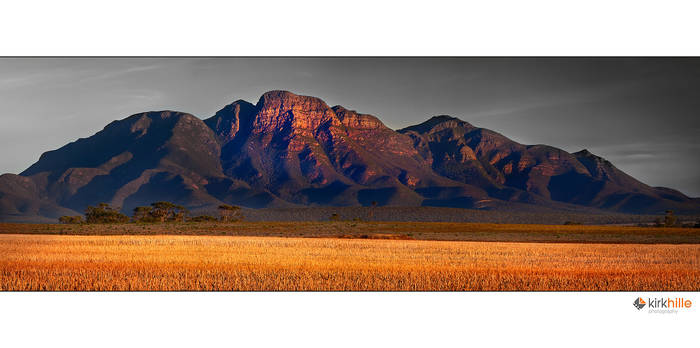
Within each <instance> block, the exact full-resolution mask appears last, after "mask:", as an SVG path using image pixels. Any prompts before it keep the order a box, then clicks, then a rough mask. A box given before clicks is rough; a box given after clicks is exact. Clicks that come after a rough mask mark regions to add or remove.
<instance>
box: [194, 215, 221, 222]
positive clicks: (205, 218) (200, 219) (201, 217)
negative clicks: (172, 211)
mask: <svg viewBox="0 0 700 348" xmlns="http://www.w3.org/2000/svg"><path fill="white" fill-rule="evenodd" d="M188 221H191V222H214V221H217V219H216V218H215V217H213V216H210V215H198V216H195V217H191V218H189V219H188Z"/></svg>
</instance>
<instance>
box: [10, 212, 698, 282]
mask: <svg viewBox="0 0 700 348" xmlns="http://www.w3.org/2000/svg"><path fill="white" fill-rule="evenodd" d="M33 226H34V227H33V228H38V227H37V226H42V225H33ZM509 226H510V227H509ZM513 226H517V225H502V228H501V229H502V230H505V231H509V229H510V232H508V233H510V234H498V233H495V234H494V233H491V234H488V233H487V232H483V233H482V234H478V233H476V232H475V235H477V236H481V237H480V238H484V236H491V238H490V239H488V238H484V239H486V240H489V241H463V240H462V241H459V240H457V241H455V240H411V239H406V238H399V237H396V235H397V234H396V231H393V234H392V233H388V232H387V231H384V230H382V231H380V232H383V233H376V234H372V233H370V234H368V235H359V236H354V235H353V234H352V232H347V231H345V232H343V233H340V234H338V235H335V237H328V236H311V237H318V238H303V237H305V235H304V233H303V232H302V233H301V234H302V236H301V237H300V236H298V233H297V236H296V237H278V236H257V235H253V236H250V235H201V234H204V233H197V235H179V234H177V235H163V234H138V235H136V234H130V235H128V234H127V235H125V234H122V235H117V234H116V233H115V234H112V235H62V234H59V235H57V234H48V235H47V234H36V233H35V234H13V233H12V232H13V231H15V230H12V229H5V230H4V231H2V232H5V233H2V234H0V290H312V291H315V290H417V291H426V290H428V291H429V290H447V291H451V290H457V291H459V290H629V291H632V290H639V291H662V290H665V291H672V290H693V291H698V290H700V244H698V243H697V242H695V239H696V238H697V232H694V231H692V230H686V231H680V230H679V231H678V236H679V237H678V238H675V239H669V241H670V242H669V243H663V244H658V243H657V244H653V243H650V242H649V238H650V236H654V235H656V237H655V238H670V237H663V236H664V234H663V233H662V232H663V231H656V232H654V233H651V232H649V233H651V234H650V235H648V234H644V233H647V232H648V231H642V232H643V235H642V237H635V238H638V239H639V241H638V242H636V243H625V244H618V243H615V242H614V240H615V239H618V238H620V237H619V236H617V237H616V236H615V235H613V236H612V237H610V236H608V237H609V238H612V240H607V239H601V238H602V237H601V236H600V233H601V230H596V228H593V229H592V230H593V231H594V232H592V234H591V235H592V236H597V237H595V238H593V242H565V243H562V242H561V239H562V237H559V238H557V237H554V236H553V235H551V236H550V237H551V238H553V239H554V241H559V242H557V243H552V242H544V243H543V242H537V241H528V240H526V242H523V241H521V240H522V239H526V238H525V237H526V236H525V235H518V234H517V233H516V232H513V230H514V229H515V228H514V227H513ZM0 227H3V226H0ZM375 227H376V226H375ZM453 227H454V226H453ZM129 228H131V227H129ZM160 228H166V227H162V226H161V227H160ZM531 228H532V229H533V230H537V229H536V228H534V227H531ZM566 228H568V227H566ZM571 228H573V230H574V231H578V233H580V234H581V233H583V234H585V229H584V227H581V226H573V227H571ZM470 229H475V227H474V226H471V227H465V226H462V230H470ZM547 229H548V227H543V228H541V229H540V230H541V231H540V234H539V236H540V237H537V238H535V240H538V238H539V239H541V238H543V237H542V233H545V232H546V231H547ZM549 229H553V230H556V231H557V232H551V231H550V232H548V233H556V234H560V235H566V233H565V232H566V231H562V230H561V229H555V228H553V227H549ZM418 230H420V227H418ZM430 230H431V231H439V229H435V228H433V229H430ZM456 230H457V231H459V230H460V229H459V228H457V229H456ZM482 230H483V228H482ZM453 231H455V229H454V228H453V229H451V230H450V231H445V232H444V233H446V234H448V235H449V236H451V237H450V238H455V237H454V235H455V234H457V235H459V234H460V233H459V232H456V233H452V232H453ZM542 231H545V232H542ZM595 231H598V232H595ZM605 231H607V230H605V229H603V232H605ZM15 232H16V231H15ZM64 232H65V231H64ZM389 232H391V231H389ZM501 232H503V231H501ZM608 232H609V231H608ZM309 233H311V232H309ZM433 233H438V232H433ZM521 233H526V232H521ZM596 233H598V234H596ZM606 233H607V232H606ZM610 233H611V232H610ZM622 233H623V234H627V235H634V233H633V232H632V230H625V229H624V228H622ZM667 233H672V232H667ZM212 234H219V233H218V232H216V233H212ZM462 234H464V235H465V236H466V235H468V232H462ZM288 235H290V236H293V235H294V233H289V234H288ZM398 235H406V236H407V234H403V233H399V234H398ZM535 235H538V234H536V233H535ZM544 235H548V234H546V233H545V234H544ZM504 236H506V237H508V239H505V240H504V239H503V237H504ZM514 236H515V237H514ZM306 237H309V236H306ZM339 237H340V238H339ZM516 237H517V238H516ZM465 238H466V237H465ZM499 238H500V239H499ZM577 238H580V237H577ZM472 239H474V238H472ZM564 239H566V238H564ZM631 239H632V240H635V239H634V238H631ZM467 240H468V238H467ZM513 240H516V241H518V242H513ZM640 241H641V242H640Z"/></svg>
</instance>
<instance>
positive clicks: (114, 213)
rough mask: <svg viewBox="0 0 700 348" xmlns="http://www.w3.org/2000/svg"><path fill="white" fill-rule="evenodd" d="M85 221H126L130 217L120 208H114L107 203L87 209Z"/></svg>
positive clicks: (91, 222) (96, 222) (93, 222)
mask: <svg viewBox="0 0 700 348" xmlns="http://www.w3.org/2000/svg"><path fill="white" fill-rule="evenodd" d="M85 221H86V222H87V223H89V224H105V223H125V222H129V217H128V216H126V215H124V214H122V213H120V212H119V208H112V207H110V206H109V204H107V203H100V204H98V205H97V206H96V207H93V206H89V207H87V209H85Z"/></svg>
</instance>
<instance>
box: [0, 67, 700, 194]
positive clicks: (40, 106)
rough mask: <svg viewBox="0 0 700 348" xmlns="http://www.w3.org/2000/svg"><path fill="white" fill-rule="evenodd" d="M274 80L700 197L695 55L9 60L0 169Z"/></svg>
mask: <svg viewBox="0 0 700 348" xmlns="http://www.w3.org/2000/svg"><path fill="white" fill-rule="evenodd" d="M274 89H284V90H289V91H292V92H294V93H297V94H304V95H313V96H317V97H320V98H321V99H323V100H325V101H326V102H327V103H328V104H329V105H331V106H333V105H336V104H340V105H343V106H345V107H347V108H349V109H354V110H357V111H359V112H363V113H369V114H373V115H376V116H378V117H379V118H380V119H381V120H382V121H384V123H385V124H386V125H387V126H389V127H391V128H394V129H398V128H402V127H406V126H409V125H412V124H416V123H420V122H422V121H424V120H426V119H428V118H429V117H430V116H433V115H443V114H445V115H452V116H455V117H459V118H461V119H463V120H465V121H468V122H470V123H472V124H474V125H475V126H479V127H486V128H490V129H492V130H495V131H498V132H500V133H502V134H504V135H506V136H508V137H510V138H512V139H514V140H516V141H519V142H521V143H525V144H547V145H552V146H556V147H561V148H563V149H565V150H567V151H570V152H574V151H578V150H581V149H583V148H587V149H589V150H590V151H591V152H593V153H595V154H597V155H600V156H603V157H605V158H607V159H609V160H610V161H611V162H613V164H615V165H616V166H617V167H618V168H620V169H622V170H624V171H626V172H627V173H629V174H630V175H632V176H634V177H636V178H638V179H640V180H641V181H642V182H645V183H647V184H650V185H653V186H667V187H672V188H675V189H679V190H681V191H682V192H684V193H686V194H688V195H691V196H694V197H697V196H700V156H699V155H698V154H699V153H700V140H699V139H700V137H698V134H700V113H699V111H700V59H699V58H0V108H1V111H2V113H1V114H0V120H1V121H2V128H0V173H5V172H10V173H18V172H20V171H22V170H24V169H26V168H27V167H28V166H29V165H31V164H32V163H34V162H35V161H36V160H37V159H38V158H39V155H41V153H42V152H44V151H48V150H52V149H56V148H58V147H60V146H62V145H64V144H66V143H68V142H70V141H74V140H76V139H77V138H80V137H88V136H90V135H92V134H94V133H95V132H97V131H99V130H101V129H102V128H103V127H104V126H105V125H107V123H109V122H110V121H113V120H115V119H122V118H125V117H127V116H129V115H132V114H135V113H138V112H142V111H150V110H166V109H167V110H178V111H185V112H189V113H192V114H194V115H196V116H198V117H200V118H203V119H204V118H207V117H209V116H211V115H213V114H214V113H215V112H216V111H217V110H219V109H220V108H221V107H223V106H224V105H226V104H228V103H230V102H232V101H234V100H236V99H244V100H248V101H250V102H252V103H255V102H256V101H257V100H258V98H259V97H260V95H261V94H262V93H264V92H266V91H269V90H274Z"/></svg>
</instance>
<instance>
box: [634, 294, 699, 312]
mask: <svg viewBox="0 0 700 348" xmlns="http://www.w3.org/2000/svg"><path fill="white" fill-rule="evenodd" d="M632 305H634V308H637V310H638V311H639V310H642V308H645V307H646V309H647V310H648V312H649V313H662V314H663V313H670V314H677V313H678V312H679V311H684V310H689V309H690V308H691V307H692V306H693V301H691V300H689V299H687V298H684V297H676V298H670V297H658V298H652V297H649V298H647V299H646V300H645V299H643V298H641V297H637V298H636V299H635V300H634V302H632Z"/></svg>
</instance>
